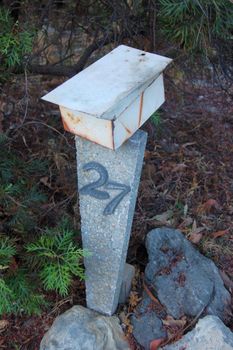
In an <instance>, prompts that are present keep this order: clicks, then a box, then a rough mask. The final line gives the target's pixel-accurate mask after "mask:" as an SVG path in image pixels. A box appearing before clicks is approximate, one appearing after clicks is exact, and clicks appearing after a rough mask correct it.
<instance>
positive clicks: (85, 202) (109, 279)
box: [76, 130, 147, 315]
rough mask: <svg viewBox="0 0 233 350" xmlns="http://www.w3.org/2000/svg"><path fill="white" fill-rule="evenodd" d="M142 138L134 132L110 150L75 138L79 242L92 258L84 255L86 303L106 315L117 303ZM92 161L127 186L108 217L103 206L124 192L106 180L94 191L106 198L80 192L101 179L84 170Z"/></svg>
mask: <svg viewBox="0 0 233 350" xmlns="http://www.w3.org/2000/svg"><path fill="white" fill-rule="evenodd" d="M146 139H147V134H146V133H145V132H143V131H141V130H138V131H137V132H136V133H135V134H134V135H133V136H132V137H131V138H130V139H129V140H128V141H127V142H125V143H124V144H123V145H122V146H121V147H120V148H118V149H117V150H115V151H112V150H110V149H108V148H105V147H103V146H100V145H97V144H94V143H93V142H90V141H88V140H85V139H83V138H81V137H78V136H77V137H76V148H77V168H78V187H79V191H81V194H80V196H79V204H80V213H81V232H82V241H83V247H84V248H85V249H87V250H89V252H91V256H89V257H87V258H85V259H84V264H85V274H86V298H87V306H88V307H89V308H91V309H93V310H96V311H99V312H101V313H104V314H106V315H112V314H113V313H114V312H115V310H116V307H117V305H118V301H119V294H120V288H121V283H122V280H123V275H124V269H125V260H126V254H127V249H128V243H129V237H130V233H131V225H132V220H133V215H134V208H135V203H136V197H137V190H138V185H139V180H140V175H141V168H142V162H143V157H144V150H145V146H146ZM90 162H95V163H99V164H100V165H101V166H104V168H105V169H106V171H107V172H108V175H109V180H110V181H112V182H114V183H116V182H117V183H120V184H122V185H125V186H130V192H129V193H127V194H126V195H125V196H124V197H123V198H122V200H121V201H120V203H119V205H118V206H117V207H116V210H115V211H114V213H113V214H111V215H104V211H105V209H106V206H107V205H108V204H109V203H110V202H111V201H112V200H113V198H116V196H117V195H119V194H121V193H123V192H122V189H120V188H119V189H118V190H114V189H109V187H107V185H108V183H105V184H103V185H102V186H100V187H99V188H98V191H101V193H102V195H103V192H105V193H106V192H107V193H108V194H109V195H110V197H109V198H105V199H99V198H95V197H93V196H91V195H90V194H83V188H84V186H86V185H88V184H90V183H93V182H94V181H96V180H98V179H99V178H100V174H98V172H97V171H96V170H89V171H85V169H84V168H83V167H84V165H85V164H88V163H90ZM97 194H98V195H99V192H97ZM97 197H98V196H97Z"/></svg>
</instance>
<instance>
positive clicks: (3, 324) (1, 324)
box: [0, 320, 10, 332]
mask: <svg viewBox="0 0 233 350" xmlns="http://www.w3.org/2000/svg"><path fill="white" fill-rule="evenodd" d="M9 324H10V322H9V321H7V320H0V332H4V331H5V330H6V328H7V327H8V326H9Z"/></svg>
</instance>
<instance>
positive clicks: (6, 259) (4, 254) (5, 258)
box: [0, 236, 16, 270]
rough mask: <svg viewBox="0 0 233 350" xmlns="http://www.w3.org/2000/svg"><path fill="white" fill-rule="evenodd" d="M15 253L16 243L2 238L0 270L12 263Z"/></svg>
mask: <svg viewBox="0 0 233 350" xmlns="http://www.w3.org/2000/svg"><path fill="white" fill-rule="evenodd" d="M15 253H16V249H15V246H14V242H13V241H12V240H11V239H10V238H9V237H3V236H0V266H1V267H2V268H1V267H0V270H1V269H3V267H5V266H6V265H8V264H9V263H10V261H11V258H12V257H13V256H14V255H15Z"/></svg>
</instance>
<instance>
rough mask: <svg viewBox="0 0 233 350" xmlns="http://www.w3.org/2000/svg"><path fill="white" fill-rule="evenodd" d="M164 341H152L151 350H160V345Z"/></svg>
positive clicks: (161, 339) (160, 339)
mask: <svg viewBox="0 0 233 350" xmlns="http://www.w3.org/2000/svg"><path fill="white" fill-rule="evenodd" d="M163 341H164V339H163V338H159V339H155V340H152V342H151V343H150V350H158V348H159V346H160V344H161V343H162V342H163Z"/></svg>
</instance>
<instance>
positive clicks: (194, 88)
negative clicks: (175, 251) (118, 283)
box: [0, 68, 233, 350]
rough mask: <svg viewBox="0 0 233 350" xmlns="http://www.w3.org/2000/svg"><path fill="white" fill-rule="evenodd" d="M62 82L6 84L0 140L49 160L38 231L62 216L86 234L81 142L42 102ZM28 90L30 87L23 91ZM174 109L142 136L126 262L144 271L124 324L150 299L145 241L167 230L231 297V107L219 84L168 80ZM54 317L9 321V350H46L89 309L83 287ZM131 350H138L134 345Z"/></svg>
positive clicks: (1, 333) (1, 337) (1, 342)
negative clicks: (143, 298) (201, 259)
mask: <svg viewBox="0 0 233 350" xmlns="http://www.w3.org/2000/svg"><path fill="white" fill-rule="evenodd" d="M62 81H64V79H62V78H53V79H51V77H47V76H30V75H28V76H27V77H26V80H25V76H23V75H22V76H17V77H15V78H14V79H13V80H11V81H10V82H9V83H8V84H5V86H4V89H3V90H2V92H1V100H0V111H1V114H0V131H1V130H2V131H4V132H6V131H8V132H9V136H10V138H11V147H12V148H13V149H16V150H17V152H18V153H19V154H21V155H22V157H23V158H25V159H28V160H30V159H33V158H41V159H44V158H47V159H49V160H50V161H51V167H50V169H49V172H48V174H47V175H46V176H45V177H44V178H42V179H41V180H40V182H41V183H40V185H41V186H42V187H43V188H44V189H45V190H46V191H47V194H48V203H46V204H45V205H44V206H43V213H42V215H41V218H40V222H41V223H43V224H46V223H50V224H51V223H55V222H56V220H57V218H58V217H60V216H61V215H62V213H64V212H67V213H68V214H69V215H70V217H72V219H73V222H74V225H75V226H76V228H78V229H79V228H80V220H79V211H78V205H77V195H76V169H75V149H74V137H73V135H70V134H68V133H66V132H65V131H64V130H63V128H62V124H61V120H60V116H59V111H58V109H57V108H56V106H54V105H52V104H47V103H45V102H42V101H40V97H41V96H42V95H44V94H45V93H46V92H47V91H50V90H52V89H53V88H54V87H56V86H57V85H59V84H60V83H61V82H62ZM25 83H26V84H25ZM165 86H166V103H165V104H164V105H163V106H162V108H161V109H160V111H159V113H160V116H159V117H158V118H157V119H156V121H154V122H153V121H148V122H147V123H146V124H145V125H144V126H143V129H144V130H146V131H147V132H148V134H149V139H148V144H147V149H146V153H145V158H144V167H143V173H142V178H141V184H140V188H139V193H138V200H137V206H136V211H135V216H134V222H133V228H132V235H131V240H130V245H129V250H128V259H127V260H128V262H129V263H131V264H133V265H135V266H136V268H137V279H136V280H135V283H134V293H133V294H132V296H131V298H130V300H129V303H128V304H127V305H125V306H124V307H123V308H121V309H119V314H121V316H122V312H123V316H124V317H125V320H124V322H123V323H124V324H125V329H126V332H128V333H130V324H129V322H128V319H127V315H128V314H129V313H130V312H131V311H132V310H133V308H134V307H135V306H136V304H137V302H138V301H139V299H140V295H141V292H142V290H143V288H144V287H143V283H142V280H143V271H144V268H145V266H146V263H147V254H146V250H145V247H144V239H145V236H146V234H147V233H148V231H149V230H150V229H153V228H155V227H159V226H164V225H165V226H169V227H174V228H179V229H180V230H181V231H182V232H183V233H184V234H185V235H186V236H187V238H188V239H189V240H191V241H192V242H193V244H194V245H196V247H197V248H198V249H199V250H200V251H201V252H202V253H203V254H205V255H206V256H208V257H210V258H211V259H213V261H214V262H215V263H216V265H217V266H218V267H219V269H220V271H221V274H222V277H223V280H224V283H225V285H226V287H227V288H228V289H229V290H230V292H232V291H233V282H232V278H233V259H232V257H233V249H232V248H233V177H232V173H233V103H232V98H231V96H230V95H229V94H228V93H227V92H226V91H224V90H223V89H221V87H220V86H219V85H218V84H214V83H213V81H211V79H209V80H208V79H204V80H203V79H198V77H195V79H194V78H192V79H191V78H190V77H189V78H186V77H185V76H184V75H182V76H181V77H180V76H179V77H177V74H175V75H174V68H173V69H171V70H170V71H168V72H167V73H166V77H165ZM47 298H48V300H50V301H51V306H50V307H49V309H47V310H44V312H43V313H42V315H41V316H40V317H36V316H33V317H13V316H12V317H3V318H2V319H1V320H0V348H1V349H9V350H10V349H21V350H23V349H25V350H26V349H28V350H29V349H30V350H37V349H39V343H40V340H41V338H42V336H43V334H44V333H45V332H46V331H47V329H48V328H49V326H50V325H51V323H52V321H53V319H54V318H55V317H56V316H57V315H58V314H60V313H61V312H64V311H65V310H66V309H68V308H70V307H71V306H72V305H73V304H82V305H85V290H84V284H83V283H82V282H79V281H75V283H74V285H73V287H72V291H71V293H70V295H69V297H68V298H66V299H62V298H60V297H58V296H57V295H55V294H53V293H47ZM132 348H134V349H136V348H138V347H137V346H136V345H135V344H134V343H133V341H132Z"/></svg>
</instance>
